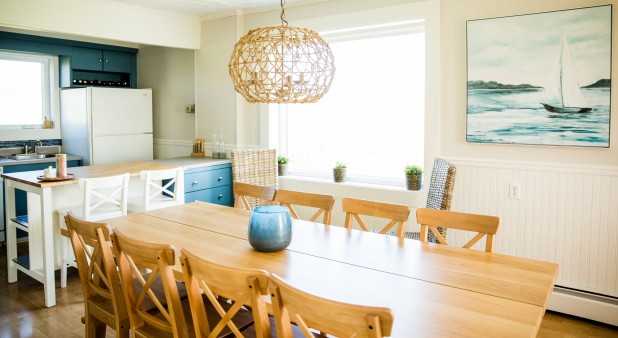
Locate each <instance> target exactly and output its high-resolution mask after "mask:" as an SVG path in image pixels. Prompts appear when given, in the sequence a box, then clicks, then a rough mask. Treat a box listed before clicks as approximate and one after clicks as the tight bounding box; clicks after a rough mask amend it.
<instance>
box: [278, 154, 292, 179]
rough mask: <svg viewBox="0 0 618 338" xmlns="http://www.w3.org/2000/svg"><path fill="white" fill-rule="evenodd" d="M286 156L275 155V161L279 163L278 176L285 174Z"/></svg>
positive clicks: (286, 171)
mask: <svg viewBox="0 0 618 338" xmlns="http://www.w3.org/2000/svg"><path fill="white" fill-rule="evenodd" d="M288 162H289V160H288V158H287V157H285V156H279V157H277V163H278V165H279V176H285V175H286V174H287V173H288Z"/></svg>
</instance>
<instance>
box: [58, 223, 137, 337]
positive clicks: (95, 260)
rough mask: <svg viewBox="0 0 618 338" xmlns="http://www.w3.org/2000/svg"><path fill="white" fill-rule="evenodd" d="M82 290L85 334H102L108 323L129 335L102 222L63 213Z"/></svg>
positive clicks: (107, 230)
mask: <svg viewBox="0 0 618 338" xmlns="http://www.w3.org/2000/svg"><path fill="white" fill-rule="evenodd" d="M65 220H66V224H67V228H68V233H69V239H70V241H71V244H72V247H73V252H74V253H75V260H76V262H77V269H78V271H79V279H80V281H81V285H82V291H83V293H84V308H85V316H84V319H85V324H86V332H85V333H86V334H85V337H104V336H105V331H106V328H107V326H110V327H111V328H113V329H114V330H115V331H116V337H129V327H130V325H129V317H128V314H127V308H126V306H125V302H124V296H123V293H122V288H121V286H120V278H119V276H118V272H117V270H116V264H115V263H114V259H113V257H112V251H111V248H110V243H109V240H110V238H109V236H110V233H111V229H110V227H109V225H107V224H105V223H94V222H87V221H82V220H80V219H77V218H75V216H73V214H71V213H69V214H68V215H66V216H65Z"/></svg>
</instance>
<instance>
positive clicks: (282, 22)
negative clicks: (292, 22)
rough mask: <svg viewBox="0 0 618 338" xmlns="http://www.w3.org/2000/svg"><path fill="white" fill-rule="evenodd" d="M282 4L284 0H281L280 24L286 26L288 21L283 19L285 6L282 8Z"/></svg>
mask: <svg viewBox="0 0 618 338" xmlns="http://www.w3.org/2000/svg"><path fill="white" fill-rule="evenodd" d="M283 5H285V0H281V26H287V25H288V22H287V20H285V8H283Z"/></svg>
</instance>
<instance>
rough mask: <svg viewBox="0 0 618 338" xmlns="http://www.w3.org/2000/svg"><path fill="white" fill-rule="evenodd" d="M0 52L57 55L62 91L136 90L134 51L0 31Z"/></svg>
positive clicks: (135, 50) (135, 52)
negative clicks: (107, 87)
mask: <svg viewBox="0 0 618 338" xmlns="http://www.w3.org/2000/svg"><path fill="white" fill-rule="evenodd" d="M0 49H4V50H11V51H21V52H32V53H43V54H51V55H58V62H59V64H60V87H64V88H66V87H84V86H115V87H131V88H137V53H138V50H137V49H135V48H128V47H121V46H113V45H103V44H98V43H90V42H82V41H73V40H65V39H56V38H48V37H44V36H36V35H27V34H18V33H12V32H2V31H0Z"/></svg>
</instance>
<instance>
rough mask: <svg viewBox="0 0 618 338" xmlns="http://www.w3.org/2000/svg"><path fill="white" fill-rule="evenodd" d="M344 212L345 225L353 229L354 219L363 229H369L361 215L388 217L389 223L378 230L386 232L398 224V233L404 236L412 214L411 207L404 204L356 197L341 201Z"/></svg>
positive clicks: (401, 236) (400, 236) (399, 235)
mask: <svg viewBox="0 0 618 338" xmlns="http://www.w3.org/2000/svg"><path fill="white" fill-rule="evenodd" d="M341 204H342V208H343V212H345V222H344V224H345V227H346V228H347V229H352V225H353V223H354V220H356V221H357V222H358V225H359V226H360V228H361V230H363V231H369V228H367V225H365V223H364V222H363V220H362V219H361V218H360V215H366V216H373V217H378V218H385V219H388V220H389V221H388V223H387V224H386V225H385V226H384V227H382V229H380V230H379V231H378V232H379V233H381V234H386V233H387V232H388V231H389V230H390V229H391V228H392V227H394V226H397V229H396V232H395V233H396V235H397V237H399V238H403V233H404V230H405V228H406V223H407V222H408V217H409V216H410V207H409V206H407V205H403V204H394V203H384V202H376V201H368V200H361V199H356V198H344V199H343V200H342V201H341Z"/></svg>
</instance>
